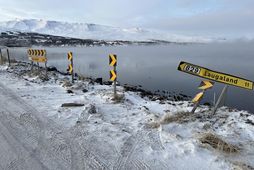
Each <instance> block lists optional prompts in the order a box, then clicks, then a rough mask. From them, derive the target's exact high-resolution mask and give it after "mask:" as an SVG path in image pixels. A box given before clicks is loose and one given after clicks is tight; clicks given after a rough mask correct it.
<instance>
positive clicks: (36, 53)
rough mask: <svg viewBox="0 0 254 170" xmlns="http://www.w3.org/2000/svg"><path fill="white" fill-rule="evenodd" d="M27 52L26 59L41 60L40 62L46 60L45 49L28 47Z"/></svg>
mask: <svg viewBox="0 0 254 170" xmlns="http://www.w3.org/2000/svg"><path fill="white" fill-rule="evenodd" d="M27 54H28V59H29V60H31V61H34V62H41V63H45V62H46V61H47V58H46V50H35V49H28V50H27Z"/></svg>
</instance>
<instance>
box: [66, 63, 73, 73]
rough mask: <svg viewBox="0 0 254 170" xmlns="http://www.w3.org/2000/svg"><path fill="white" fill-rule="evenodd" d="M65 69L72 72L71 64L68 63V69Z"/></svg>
mask: <svg viewBox="0 0 254 170" xmlns="http://www.w3.org/2000/svg"><path fill="white" fill-rule="evenodd" d="M67 70H68V72H69V73H70V74H71V73H72V71H73V68H72V65H71V64H69V65H68V69H67Z"/></svg>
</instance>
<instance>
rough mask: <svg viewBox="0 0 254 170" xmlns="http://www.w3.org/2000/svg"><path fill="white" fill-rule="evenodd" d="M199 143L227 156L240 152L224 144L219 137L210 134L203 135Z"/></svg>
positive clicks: (234, 147) (230, 145)
mask: <svg viewBox="0 0 254 170" xmlns="http://www.w3.org/2000/svg"><path fill="white" fill-rule="evenodd" d="M200 142H201V143H202V144H207V145H209V146H211V147H213V148H214V149H216V150H219V151H223V152H225V153H228V154H231V153H238V152H240V148H238V147H237V146H234V145H232V144H229V143H227V142H225V141H224V140H222V139H221V138H220V137H219V136H217V135H215V134H212V133H206V134H204V135H203V136H202V137H201V138H200Z"/></svg>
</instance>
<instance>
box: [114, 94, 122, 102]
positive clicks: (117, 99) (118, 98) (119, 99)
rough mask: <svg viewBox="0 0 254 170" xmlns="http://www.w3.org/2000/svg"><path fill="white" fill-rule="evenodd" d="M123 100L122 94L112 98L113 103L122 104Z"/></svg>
mask: <svg viewBox="0 0 254 170" xmlns="http://www.w3.org/2000/svg"><path fill="white" fill-rule="evenodd" d="M124 99H125V95H124V94H117V95H116V96H115V97H113V98H112V100H113V101H114V103H122V102H123V101H124Z"/></svg>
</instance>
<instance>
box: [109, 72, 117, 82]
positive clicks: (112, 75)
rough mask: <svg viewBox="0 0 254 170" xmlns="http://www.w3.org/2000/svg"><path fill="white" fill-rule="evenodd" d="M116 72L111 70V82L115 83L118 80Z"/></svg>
mask: <svg viewBox="0 0 254 170" xmlns="http://www.w3.org/2000/svg"><path fill="white" fill-rule="evenodd" d="M116 77H117V76H116V71H115V70H110V81H115V80H116Z"/></svg>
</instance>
